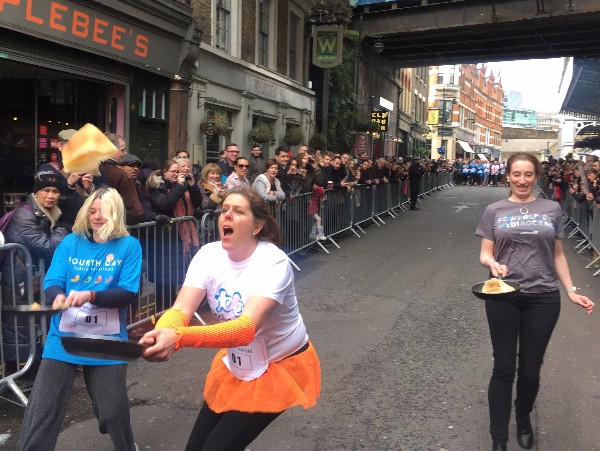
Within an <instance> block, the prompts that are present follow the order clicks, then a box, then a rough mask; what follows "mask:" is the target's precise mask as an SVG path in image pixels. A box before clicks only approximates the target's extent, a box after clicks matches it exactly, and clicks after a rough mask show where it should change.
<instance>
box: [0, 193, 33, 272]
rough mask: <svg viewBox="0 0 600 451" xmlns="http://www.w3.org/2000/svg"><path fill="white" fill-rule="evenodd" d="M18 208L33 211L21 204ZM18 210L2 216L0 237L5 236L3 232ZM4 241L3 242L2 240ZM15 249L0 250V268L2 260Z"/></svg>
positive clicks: (27, 205) (0, 219)
mask: <svg viewBox="0 0 600 451" xmlns="http://www.w3.org/2000/svg"><path fill="white" fill-rule="evenodd" d="M19 208H25V209H26V210H29V211H33V210H32V208H31V207H30V206H29V204H23V205H22V206H21V207H19ZM17 210H18V208H15V209H14V210H11V211H9V212H8V213H6V214H5V215H4V216H2V217H1V218H0V233H2V235H6V234H5V233H4V232H5V231H6V230H7V229H8V226H9V225H10V222H11V221H12V218H13V216H14V215H15V213H16V212H17ZM3 241H4V240H3ZM14 251H15V249H2V250H0V266H1V265H2V263H4V259H5V258H6V257H7V256H8V255H9V254H11V253H14Z"/></svg>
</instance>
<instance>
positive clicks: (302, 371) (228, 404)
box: [204, 341, 321, 413]
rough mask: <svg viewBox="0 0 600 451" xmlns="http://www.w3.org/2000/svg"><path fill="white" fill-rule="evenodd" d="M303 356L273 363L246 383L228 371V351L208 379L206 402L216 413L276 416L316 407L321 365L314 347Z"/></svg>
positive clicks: (221, 353)
mask: <svg viewBox="0 0 600 451" xmlns="http://www.w3.org/2000/svg"><path fill="white" fill-rule="evenodd" d="M308 344H309V346H308V349H307V350H306V351H304V352H301V353H300V354H296V355H295V356H292V357H287V358H285V359H283V360H280V361H279V362H275V363H270V364H269V367H268V368H267V371H265V373H264V374H263V375H262V376H260V377H259V378H257V379H254V380H252V381H242V380H239V379H238V378H237V377H235V376H234V375H233V374H231V372H230V371H229V370H228V369H227V367H226V366H225V364H224V363H223V360H221V359H222V358H223V357H225V355H226V353H227V349H221V350H220V351H219V352H218V353H217V355H215V357H214V359H213V361H212V365H211V367H210V371H209V372H208V374H207V376H206V384H205V386H204V400H205V401H206V403H207V404H208V407H210V409H211V410H212V411H213V412H216V413H223V412H227V411H230V410H236V411H239V412H248V413H253V412H264V413H276V412H283V411H284V410H286V409H288V408H290V407H293V406H299V405H301V406H303V407H304V408H305V409H308V408H309V407H312V406H314V405H315V404H316V403H317V398H318V397H319V394H320V393H321V364H320V363H319V358H318V357H317V353H316V352H315V348H314V347H313V345H312V343H311V342H310V341H309V342H308Z"/></svg>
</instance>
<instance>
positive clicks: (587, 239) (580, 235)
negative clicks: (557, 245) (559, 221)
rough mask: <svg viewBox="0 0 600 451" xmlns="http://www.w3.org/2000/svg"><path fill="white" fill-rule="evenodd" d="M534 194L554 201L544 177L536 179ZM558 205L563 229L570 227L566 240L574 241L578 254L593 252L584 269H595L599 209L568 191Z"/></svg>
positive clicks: (598, 257) (599, 256)
mask: <svg viewBox="0 0 600 451" xmlns="http://www.w3.org/2000/svg"><path fill="white" fill-rule="evenodd" d="M536 194H537V195H542V196H544V197H547V198H551V199H555V197H556V196H555V193H554V192H553V191H552V190H551V189H550V185H549V183H548V181H547V180H546V179H545V178H544V177H539V178H538V187H537V188H536ZM561 194H562V195H561V198H560V199H558V203H559V205H560V207H561V210H562V212H563V220H564V224H565V228H567V227H572V228H571V229H570V231H568V232H566V234H567V239H571V238H573V239H575V240H576V241H577V244H576V246H575V250H577V251H578V253H579V254H581V253H583V252H584V251H586V250H592V251H593V253H594V254H593V255H594V256H593V257H592V260H591V261H590V262H589V263H588V264H587V265H586V266H585V267H586V269H594V268H597V266H596V265H597V264H598V263H599V262H600V208H598V207H595V206H594V203H592V204H590V202H588V201H587V200H586V201H584V202H578V201H576V200H575V199H574V198H573V196H572V195H571V193H570V192H569V191H568V190H565V192H564V193H561ZM593 275H594V277H595V276H598V275H600V269H597V270H596V272H594V274H593Z"/></svg>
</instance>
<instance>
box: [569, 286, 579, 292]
mask: <svg viewBox="0 0 600 451" xmlns="http://www.w3.org/2000/svg"><path fill="white" fill-rule="evenodd" d="M567 293H577V287H570V288H567Z"/></svg>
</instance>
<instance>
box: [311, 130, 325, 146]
mask: <svg viewBox="0 0 600 451" xmlns="http://www.w3.org/2000/svg"><path fill="white" fill-rule="evenodd" d="M308 145H309V146H310V147H312V148H313V149H320V150H324V149H325V139H324V138H323V136H322V135H320V134H318V133H315V134H314V135H313V136H312V138H310V141H309V142H308Z"/></svg>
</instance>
